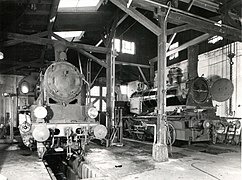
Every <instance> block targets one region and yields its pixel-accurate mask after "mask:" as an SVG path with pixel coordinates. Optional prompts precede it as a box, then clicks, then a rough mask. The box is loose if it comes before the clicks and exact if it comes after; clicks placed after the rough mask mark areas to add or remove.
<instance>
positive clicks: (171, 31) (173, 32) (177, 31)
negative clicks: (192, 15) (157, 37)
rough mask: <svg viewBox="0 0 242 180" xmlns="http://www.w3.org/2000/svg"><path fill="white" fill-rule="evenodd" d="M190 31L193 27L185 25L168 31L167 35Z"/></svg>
mask: <svg viewBox="0 0 242 180" xmlns="http://www.w3.org/2000/svg"><path fill="white" fill-rule="evenodd" d="M189 29H191V25H189V24H184V25H181V26H177V27H174V28H171V29H167V35H171V34H175V33H179V32H182V31H186V30H189Z"/></svg>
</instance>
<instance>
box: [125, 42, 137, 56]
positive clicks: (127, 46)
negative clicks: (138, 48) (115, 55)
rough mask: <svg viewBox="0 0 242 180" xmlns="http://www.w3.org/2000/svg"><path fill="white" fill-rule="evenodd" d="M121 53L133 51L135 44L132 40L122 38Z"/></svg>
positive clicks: (132, 52)
mask: <svg viewBox="0 0 242 180" xmlns="http://www.w3.org/2000/svg"><path fill="white" fill-rule="evenodd" d="M122 53H127V54H132V55H134V53H135V44H134V42H129V41H124V40H122Z"/></svg>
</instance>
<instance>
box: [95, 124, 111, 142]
mask: <svg viewBox="0 0 242 180" xmlns="http://www.w3.org/2000/svg"><path fill="white" fill-rule="evenodd" d="M107 132H108V131H107V128H106V127H105V126H104V125H101V124H100V125H97V126H96V127H95V128H94V136H95V137H96V138H97V139H104V138H105V137H106V135H107Z"/></svg>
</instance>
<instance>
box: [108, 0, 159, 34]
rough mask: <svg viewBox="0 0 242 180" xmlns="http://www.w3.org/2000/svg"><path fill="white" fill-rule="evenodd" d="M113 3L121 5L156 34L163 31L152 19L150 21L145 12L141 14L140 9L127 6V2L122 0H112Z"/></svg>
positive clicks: (122, 8)
mask: <svg viewBox="0 0 242 180" xmlns="http://www.w3.org/2000/svg"><path fill="white" fill-rule="evenodd" d="M110 1H111V2H112V3H113V4H115V5H116V6H117V7H119V8H120V9H121V10H123V11H124V12H125V13H127V14H128V15H130V16H131V17H132V18H134V19H135V20H136V21H138V22H139V23H140V24H142V25H143V26H145V27H146V28H147V29H149V30H150V31H151V32H153V33H154V34H156V35H159V34H160V33H161V29H160V28H159V27H158V26H157V25H156V24H154V23H153V22H152V21H150V20H149V19H148V18H147V17H145V16H144V15H143V14H141V13H140V12H139V11H137V10H136V9H135V8H133V7H129V8H127V7H126V4H125V2H124V1H123V0H122V1H121V0H119V1H118V0H110Z"/></svg>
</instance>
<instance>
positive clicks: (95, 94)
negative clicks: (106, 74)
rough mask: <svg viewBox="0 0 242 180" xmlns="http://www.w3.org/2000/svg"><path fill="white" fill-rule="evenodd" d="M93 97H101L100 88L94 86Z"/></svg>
mask: <svg viewBox="0 0 242 180" xmlns="http://www.w3.org/2000/svg"><path fill="white" fill-rule="evenodd" d="M91 96H100V88H99V86H94V87H93V88H92V89H91Z"/></svg>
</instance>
